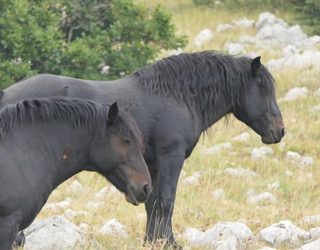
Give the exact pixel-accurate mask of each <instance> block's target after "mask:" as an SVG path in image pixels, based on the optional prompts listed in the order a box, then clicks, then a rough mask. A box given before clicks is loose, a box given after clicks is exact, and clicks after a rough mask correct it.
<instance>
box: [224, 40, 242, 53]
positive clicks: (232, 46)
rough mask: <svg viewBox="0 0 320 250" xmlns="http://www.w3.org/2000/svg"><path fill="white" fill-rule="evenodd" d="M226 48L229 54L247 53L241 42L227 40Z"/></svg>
mask: <svg viewBox="0 0 320 250" xmlns="http://www.w3.org/2000/svg"><path fill="white" fill-rule="evenodd" d="M224 49H225V50H227V51H228V53H229V54H231V55H238V54H244V53H246V51H245V49H244V47H243V45H242V44H240V43H230V42H227V43H226V44H225V45H224Z"/></svg>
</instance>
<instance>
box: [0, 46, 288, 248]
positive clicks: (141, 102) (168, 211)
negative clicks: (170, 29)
mask: <svg viewBox="0 0 320 250" xmlns="http://www.w3.org/2000/svg"><path fill="white" fill-rule="evenodd" d="M2 95H3V96H2V99H1V101H0V102H1V103H2V104H1V105H4V104H7V103H15V102H17V101H19V100H21V99H23V98H30V97H42V96H55V95H64V96H71V97H79V98H86V99H92V100H95V101H97V102H99V103H105V102H106V101H110V100H117V101H118V102H119V105H120V106H121V107H124V108H126V109H127V110H129V112H130V113H131V114H132V115H133V117H134V118H135V119H136V121H137V123H138V126H139V128H140V129H141V131H142V134H143V138H144V143H145V146H146V151H145V154H144V157H145V160H146V162H147V165H148V167H149V170H150V173H151V177H152V182H153V192H152V194H151V195H150V197H149V199H148V200H147V202H146V203H145V206H146V211H147V227H146V238H145V239H146V240H151V241H153V240H155V239H157V238H165V239H167V242H168V243H169V244H174V245H175V240H174V236H173V233H172V224H171V217H172V212H173V206H174V201H175V195H176V187H177V181H178V177H179V173H180V170H181V167H182V165H183V162H184V160H185V159H186V158H187V157H189V156H190V154H191V152H192V150H193V148H194V147H195V145H196V144H197V142H198V140H199V137H200V135H201V133H203V132H204V131H205V130H206V129H207V128H209V127H210V126H211V125H212V124H214V123H215V122H216V121H218V120H219V119H221V118H222V117H223V116H225V115H227V114H230V113H232V114H234V115H235V116H236V117H237V118H238V119H239V120H240V121H242V122H244V123H245V124H247V125H248V126H249V127H251V128H252V129H253V130H254V131H256V132H257V133H258V134H259V135H260V136H261V138H262V142H264V143H267V144H270V143H277V142H279V141H280V140H281V138H282V137H283V136H284V125H283V121H282V116H281V113H280V110H279V108H278V105H277V103H276V99H275V88H274V80H273V78H272V76H271V74H270V73H269V71H268V70H267V69H266V68H265V67H264V66H263V65H261V63H260V57H257V58H255V59H250V58H247V57H232V56H229V55H223V54H219V53H216V52H212V51H205V52H200V53H190V54H188V53H185V54H180V55H177V56H171V57H168V58H165V59H163V60H160V61H158V62H156V63H154V64H151V65H149V66H146V67H144V68H142V69H139V70H137V71H135V72H134V73H133V74H131V75H129V76H127V77H125V78H123V79H119V80H116V81H90V80H80V79H75V78H69V77H63V76H54V75H47V74H46V75H37V76H34V77H32V78H29V79H26V80H23V81H20V82H18V83H16V84H14V85H12V86H10V87H9V88H7V89H5V90H4V91H3V93H2Z"/></svg>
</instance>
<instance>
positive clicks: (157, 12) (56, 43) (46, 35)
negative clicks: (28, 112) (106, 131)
mask: <svg viewBox="0 0 320 250" xmlns="http://www.w3.org/2000/svg"><path fill="white" fill-rule="evenodd" d="M185 44H186V39H185V37H181V36H177V35H175V27H174V26H173V24H172V22H171V16H170V15H169V14H168V12H167V11H165V10H164V9H163V8H161V7H157V8H156V9H154V10H153V11H152V12H149V11H147V10H146V9H145V8H144V7H143V6H141V5H136V4H133V2H132V0H117V1H112V0H56V1H53V0H44V1H38V0H12V1H9V0H2V1H1V5H0V88H4V87H6V86H7V85H9V84H11V83H13V82H16V81H18V80H20V79H22V78H25V77H27V76H30V75H33V74H36V73H54V74H63V75H68V76H73V77H79V78H90V79H115V78H119V77H120V75H124V74H127V73H129V72H131V71H132V70H134V69H136V68H138V67H141V66H143V65H145V64H147V63H148V62H149V61H151V60H153V59H154V58H155V57H156V56H157V54H158V53H159V52H160V50H162V49H176V48H179V47H184V46H185ZM103 65H108V66H110V72H109V74H108V75H105V74H101V68H102V67H103Z"/></svg>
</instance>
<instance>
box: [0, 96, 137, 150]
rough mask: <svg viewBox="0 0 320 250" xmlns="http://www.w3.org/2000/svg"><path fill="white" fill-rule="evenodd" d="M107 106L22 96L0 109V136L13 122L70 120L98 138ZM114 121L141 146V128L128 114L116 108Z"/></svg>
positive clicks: (105, 124) (103, 128)
mask: <svg viewBox="0 0 320 250" xmlns="http://www.w3.org/2000/svg"><path fill="white" fill-rule="evenodd" d="M108 110H109V105H107V104H98V103H96V102H94V101H90V100H84V99H77V98H67V97H49V98H38V99H29V100H23V101H21V102H19V103H17V104H10V105H7V106H5V107H4V108H2V109H1V111H0V138H1V139H3V138H4V137H5V136H6V135H8V134H9V133H11V132H12V131H13V130H14V129H15V128H16V125H19V124H20V125H21V124H23V123H24V122H26V121H29V122H31V123H35V122H39V121H40V122H50V121H57V120H59V121H67V122H71V124H72V125H73V126H74V127H75V128H79V127H80V126H86V128H87V129H88V132H89V136H90V138H91V137H92V138H94V139H95V140H97V141H99V139H100V141H101V138H103V136H104V135H105V134H106V131H107V127H108ZM115 122H117V125H118V126H120V127H119V129H120V131H121V133H123V134H130V135H131V136H133V138H136V140H137V143H138V144H139V147H140V148H141V149H143V143H142V135H141V132H140V130H139V129H138V127H137V125H136V122H135V120H134V119H133V118H132V117H131V116H129V115H128V114H127V113H125V112H123V111H121V110H119V115H118V117H117V119H116V121H115Z"/></svg>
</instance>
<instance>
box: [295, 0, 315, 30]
mask: <svg viewBox="0 0 320 250" xmlns="http://www.w3.org/2000/svg"><path fill="white" fill-rule="evenodd" d="M290 2H291V6H292V8H293V10H294V11H295V12H296V13H297V20H298V21H299V22H300V23H302V24H305V25H306V26H308V31H309V33H311V34H318V35H319V34H320V1H319V0H290Z"/></svg>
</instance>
